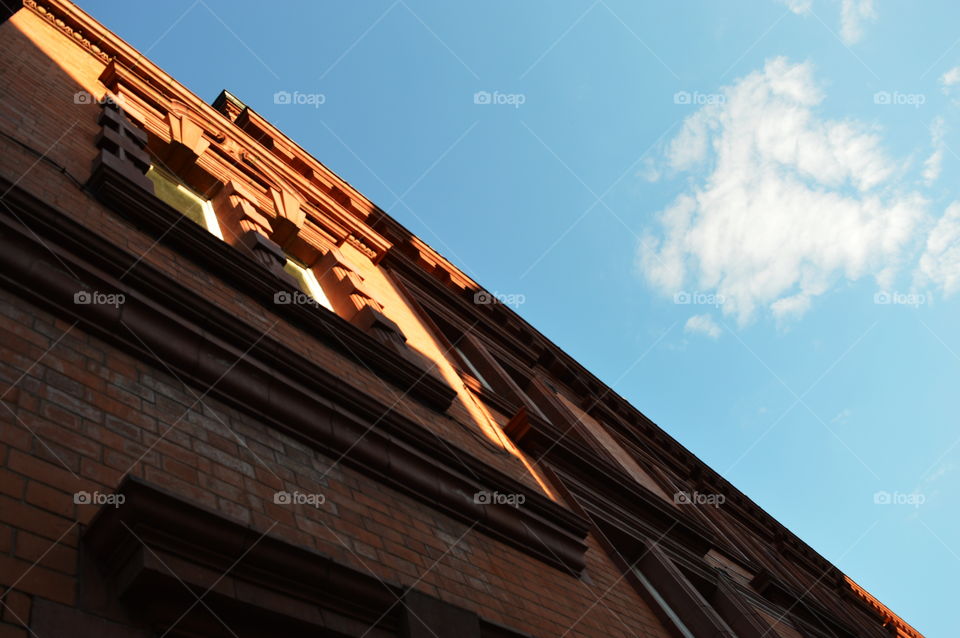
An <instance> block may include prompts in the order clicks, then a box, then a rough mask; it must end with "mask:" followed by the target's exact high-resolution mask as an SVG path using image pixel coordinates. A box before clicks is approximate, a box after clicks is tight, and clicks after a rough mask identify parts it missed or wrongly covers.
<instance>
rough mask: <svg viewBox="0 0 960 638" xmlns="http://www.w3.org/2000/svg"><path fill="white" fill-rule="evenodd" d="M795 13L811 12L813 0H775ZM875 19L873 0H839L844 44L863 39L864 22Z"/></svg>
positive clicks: (841, 32) (802, 14)
mask: <svg viewBox="0 0 960 638" xmlns="http://www.w3.org/2000/svg"><path fill="white" fill-rule="evenodd" d="M777 1H778V2H779V3H780V4H783V5H786V7H787V8H788V9H789V10H790V11H793V12H794V13H795V14H797V15H800V16H805V15H809V14H811V13H813V0H777ZM876 19H877V10H876V7H875V5H874V0H841V4H840V37H841V39H842V40H843V42H844V43H845V44H848V45H852V44H856V43H857V42H859V41H860V40H862V39H863V27H864V24H865V23H867V22H870V21H873V20H876Z"/></svg>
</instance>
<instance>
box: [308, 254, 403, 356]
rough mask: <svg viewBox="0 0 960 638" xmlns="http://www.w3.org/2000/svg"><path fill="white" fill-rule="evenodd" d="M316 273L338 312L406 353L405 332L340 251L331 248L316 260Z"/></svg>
mask: <svg viewBox="0 0 960 638" xmlns="http://www.w3.org/2000/svg"><path fill="white" fill-rule="evenodd" d="M314 272H315V273H316V275H317V281H319V282H320V286H321V287H322V288H323V292H324V293H325V294H326V295H327V299H329V300H330V305H331V306H333V309H334V311H335V312H336V313H337V314H338V315H340V316H341V317H343V318H344V319H346V320H347V321H349V322H351V323H352V324H354V325H355V326H357V327H359V328H361V329H363V330H364V331H365V332H366V333H367V334H369V335H371V336H373V337H376V338H377V339H379V340H380V341H381V342H383V343H386V344H388V345H390V346H392V347H394V348H395V349H397V350H398V351H400V352H401V353H406V352H407V350H408V348H407V347H406V341H407V338H406V337H405V336H404V334H403V331H402V330H400V327H399V326H398V325H397V324H396V323H395V322H393V321H392V320H391V319H390V318H389V317H387V316H386V315H385V314H383V306H382V305H381V304H380V303H379V302H378V301H377V300H376V299H374V298H373V297H372V296H371V295H370V294H369V293H368V292H367V290H366V287H365V286H364V284H363V279H362V278H361V277H360V275H358V274H357V273H356V272H354V270H353V268H351V267H350V266H349V265H348V264H347V262H346V260H345V259H344V257H343V253H341V252H340V250H338V249H337V248H331V249H330V250H329V251H328V252H327V253H326V254H325V255H324V256H323V257H321V258H320V260H319V261H318V262H317V264H316V266H315V267H314Z"/></svg>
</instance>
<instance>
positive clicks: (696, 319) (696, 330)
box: [683, 315, 723, 339]
mask: <svg viewBox="0 0 960 638" xmlns="http://www.w3.org/2000/svg"><path fill="white" fill-rule="evenodd" d="M683 331H684V332H686V333H688V334H698V335H704V336H706V337H710V338H711V339H716V338H718V337H719V336H720V335H721V334H723V330H721V329H720V326H718V325H717V323H716V322H715V321H714V320H713V318H712V317H711V316H710V315H694V316H692V317H690V318H689V319H687V323H686V324H684V326H683Z"/></svg>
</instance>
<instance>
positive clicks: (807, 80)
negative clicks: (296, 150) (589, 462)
mask: <svg viewBox="0 0 960 638" xmlns="http://www.w3.org/2000/svg"><path fill="white" fill-rule="evenodd" d="M80 5H81V6H82V7H83V8H84V9H86V10H88V11H89V12H91V13H92V14H93V15H94V16H95V17H97V18H98V19H99V20H101V21H102V22H103V23H105V24H106V25H107V26H108V27H110V28H111V29H112V30H114V31H115V32H117V33H118V34H119V35H121V36H122V37H123V38H125V39H126V40H127V41H129V42H130V43H131V44H133V45H134V46H136V47H137V48H139V49H140V51H141V52H144V53H146V54H147V55H148V56H149V57H150V58H151V59H153V60H154V61H155V62H157V63H158V64H159V65H160V66H161V67H162V68H164V69H165V70H166V71H167V72H169V73H170V74H172V75H173V76H174V77H175V78H177V79H178V80H180V81H181V82H182V83H183V84H185V85H186V86H187V87H188V88H190V89H192V90H193V91H194V92H195V93H197V94H198V95H200V96H201V97H203V98H204V99H207V100H208V101H209V100H212V99H213V98H214V97H215V96H216V95H217V93H218V92H219V91H220V90H221V89H223V88H226V89H228V90H230V91H231V92H233V93H234V94H236V95H237V96H238V97H239V98H240V99H242V100H244V101H245V102H246V103H247V104H249V105H250V106H251V107H253V108H254V109H256V110H257V111H258V112H259V113H261V114H262V115H263V116H265V117H266V118H267V119H268V120H270V121H271V122H273V123H274V124H276V125H277V126H278V127H279V128H280V129H281V130H283V131H284V132H286V133H287V134H288V135H290V136H291V137H292V138H293V139H295V140H296V141H297V142H299V143H300V144H301V145H302V146H303V147H304V148H306V149H307V150H308V151H310V152H311V153H313V154H314V155H315V156H316V157H317V158H318V159H320V160H321V161H322V162H324V163H325V164H327V165H328V166H329V167H331V168H332V169H333V170H334V171H336V172H337V173H339V174H340V175H341V176H342V177H344V178H345V179H346V180H348V181H349V182H350V183H352V184H353V185H354V186H356V187H357V188H358V189H359V190H360V191H362V192H363V193H365V194H366V195H367V196H368V197H370V198H371V199H372V200H373V201H375V202H377V203H378V204H379V205H380V206H381V207H382V208H384V209H385V210H387V211H388V212H389V213H391V214H392V215H393V216H394V217H396V218H397V219H399V220H400V221H401V222H402V223H403V224H405V225H406V226H407V227H409V228H410V229H411V230H413V231H414V232H416V233H417V234H419V235H420V236H421V237H423V238H424V239H425V240H426V241H427V242H429V243H430V244H431V245H433V246H434V247H435V248H437V249H438V250H439V251H440V252H442V253H443V254H444V255H445V256H447V257H448V258H450V259H451V260H452V261H453V262H454V263H455V264H457V265H458V266H459V267H461V268H462V269H463V270H464V271H466V272H467V273H468V274H470V275H471V276H472V277H474V278H475V279H476V280H477V281H479V282H480V283H481V284H483V285H484V286H486V287H487V288H488V289H489V290H491V291H494V292H496V293H499V294H502V295H516V296H519V297H516V298H519V299H522V300H523V303H522V305H519V306H518V307H517V310H518V312H519V313H520V314H521V315H522V316H523V317H524V318H526V319H527V320H528V321H530V322H531V323H532V324H533V325H534V326H536V327H537V328H538V329H540V330H541V331H542V332H543V333H544V334H546V335H547V336H548V337H550V338H551V339H553V340H554V341H555V342H556V343H557V344H559V345H560V346H561V347H563V348H564V349H566V350H567V351H568V352H570V353H571V354H572V355H573V356H574V357H576V358H577V359H578V360H579V361H581V362H582V363H583V364H584V365H586V366H587V367H588V368H589V369H590V370H592V371H593V372H594V373H595V374H597V375H598V376H599V377H600V378H601V379H603V380H604V381H605V382H607V383H608V384H610V385H612V386H613V387H614V389H615V390H616V391H617V392H619V393H620V394H622V395H623V396H625V397H627V398H628V399H629V400H631V401H632V402H633V403H634V404H635V405H636V406H637V407H639V408H640V409H641V410H643V411H644V412H645V413H646V414H647V415H648V416H649V417H650V418H652V419H653V420H654V421H656V422H657V423H658V424H659V425H660V426H661V427H663V428H664V429H665V430H667V431H668V432H669V433H670V434H672V435H673V436H674V437H676V438H677V439H678V440H679V441H680V442H681V443H683V444H684V445H686V446H687V447H688V448H689V449H691V450H692V451H693V452H694V453H696V454H697V455H698V456H700V457H701V458H702V459H704V460H705V461H706V462H707V463H709V464H710V465H711V466H712V467H714V468H715V469H717V470H718V471H719V472H721V473H722V474H723V475H725V476H726V477H727V478H729V479H730V480H731V481H732V482H733V483H734V484H736V485H737V486H738V487H739V488H740V489H741V490H742V491H744V492H745V493H746V494H747V495H749V496H750V497H751V498H753V499H754V500H755V501H756V502H757V503H759V504H760V505H761V506H762V507H763V508H765V509H766V510H767V511H769V512H770V513H771V514H772V515H774V516H775V517H777V518H778V519H779V520H780V521H782V522H783V523H784V524H786V525H787V526H788V527H789V528H790V529H792V530H793V531H794V532H796V533H797V534H798V535H799V536H800V537H801V538H803V539H804V540H805V541H807V542H808V543H809V544H810V545H811V546H813V547H814V548H815V549H817V550H818V551H819V552H821V553H822V554H823V555H824V556H825V557H826V558H828V559H829V560H831V561H833V562H834V563H835V564H837V565H838V566H839V567H840V568H841V569H842V570H843V571H845V572H846V573H848V574H849V575H850V576H851V577H853V578H854V579H855V580H857V581H858V582H860V583H861V584H862V585H863V586H864V587H866V588H867V589H868V590H870V591H871V592H872V593H874V594H875V595H876V596H877V597H878V598H880V599H881V600H882V601H884V602H885V603H887V604H888V605H889V606H890V607H891V608H892V609H893V610H894V611H896V612H897V613H899V614H901V615H902V616H903V617H904V618H906V619H907V620H908V621H909V622H911V623H912V624H914V626H916V627H917V628H918V629H919V630H920V631H922V632H924V633H926V634H927V635H929V636H954V635H958V633H960V624H958V620H957V615H956V614H955V613H952V607H953V602H954V601H953V598H954V596H955V594H956V590H955V581H954V576H955V574H956V573H957V571H958V569H960V514H958V512H960V507H958V505H960V495H958V491H957V479H958V476H960V471H958V467H957V466H958V465H960V427H958V415H957V397H958V396H960V392H958V391H957V388H958V385H960V335H958V333H957V330H956V326H957V318H958V308H960V295H957V294H955V292H956V291H957V289H960V204H958V203H956V202H958V201H960V194H958V188H957V184H958V181H957V177H958V172H960V157H958V155H957V153H955V152H954V150H953V148H957V149H960V133H958V130H957V129H958V126H957V117H956V116H957V113H958V108H960V40H958V37H960V34H958V33H957V30H956V26H955V25H956V24H957V23H958V18H960V9H958V6H957V5H956V4H955V3H953V2H950V1H948V0H927V1H926V2H923V3H912V2H902V1H894V0H873V1H871V0H779V1H778V0H740V1H738V2H733V3H730V2H724V3H720V2H715V1H712V0H683V1H682V2H659V1H657V2H654V1H644V2H629V1H624V0H602V1H599V0H598V1H597V2H591V1H590V0H582V1H576V2H566V1H560V0H550V1H546V0H526V1H524V2H507V1H504V0H492V1H490V2H484V3H446V2H425V1H421V0H397V1H396V2H393V1H391V0H383V1H380V0H376V1H375V0H369V1H367V2H352V3H345V2H322V3H321V2H317V3H306V2H299V3H276V6H272V7H271V8H270V10H269V11H266V10H265V7H264V5H263V3H253V2H225V1H222V2H221V1H214V0H202V1H201V0H197V1H195V2H194V1H193V0H184V1H180V2H173V1H171V2H164V3H143V4H141V3H136V4H129V5H120V4H116V3H114V2H107V1H105V0H104V1H93V0H81V1H80ZM281 91H286V92H288V93H289V94H291V100H290V102H291V103H287V104H284V103H277V102H278V100H275V94H276V93H277V92H281ZM279 101H281V102H282V100H279ZM951 206H952V207H951ZM878 492H886V493H889V494H891V495H892V496H891V497H890V500H891V501H892V502H891V503H889V504H886V503H877V502H875V501H876V500H877V499H875V495H876V494H877V493H878ZM881 500H882V499H881ZM908 501H909V502H908ZM917 501H922V503H920V504H916V502H917ZM911 502H912V504H911Z"/></svg>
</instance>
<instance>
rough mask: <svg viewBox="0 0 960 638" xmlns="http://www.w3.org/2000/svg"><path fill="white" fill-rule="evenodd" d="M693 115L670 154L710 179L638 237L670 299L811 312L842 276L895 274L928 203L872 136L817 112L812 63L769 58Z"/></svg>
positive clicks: (780, 313) (680, 166) (642, 257)
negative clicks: (908, 188)
mask: <svg viewBox="0 0 960 638" xmlns="http://www.w3.org/2000/svg"><path fill="white" fill-rule="evenodd" d="M724 95H725V98H726V100H725V101H724V103H722V104H710V105H707V106H704V107H703V108H701V109H700V110H699V111H697V112H696V113H694V114H693V115H691V116H690V117H689V118H687V120H686V121H685V122H684V126H683V129H682V131H681V132H680V133H679V134H678V135H677V137H676V138H675V139H674V140H673V141H672V143H671V144H670V145H669V147H668V149H667V157H666V163H667V164H668V166H669V167H670V168H672V169H674V170H675V171H693V170H697V171H705V173H706V175H705V176H700V175H699V174H695V175H696V176H697V179H696V180H695V181H694V182H693V183H692V186H690V187H689V188H688V190H687V192H684V193H682V194H681V195H679V196H678V197H677V198H676V199H675V200H674V201H673V202H672V203H671V204H670V205H669V206H668V207H667V208H666V209H665V210H663V211H661V212H660V213H659V215H658V218H657V222H658V225H657V228H656V229H651V231H650V232H649V233H648V235H647V236H646V237H645V238H644V240H643V241H641V245H640V248H639V255H638V265H639V267H640V269H641V271H642V274H643V276H644V277H646V279H647V280H648V281H649V282H650V283H652V284H653V285H654V286H655V287H658V288H660V289H661V290H662V291H663V292H665V293H666V294H670V295H672V294H675V293H676V291H678V290H682V289H685V288H686V287H688V284H689V286H692V287H695V288H696V289H698V290H712V291H715V292H716V293H717V294H718V295H722V296H723V298H724V300H725V302H724V305H723V312H724V313H725V314H732V315H735V316H736V317H737V319H738V320H739V321H740V322H741V323H745V322H747V321H749V320H750V319H751V318H752V317H753V316H754V315H755V313H756V312H757V311H758V310H760V309H766V310H767V311H768V312H770V313H771V314H772V315H773V316H775V317H776V318H777V319H780V320H783V319H787V318H790V317H795V316H797V315H800V314H802V313H804V312H805V311H806V310H807V309H808V308H809V307H810V304H811V302H812V300H813V299H814V298H815V297H817V296H818V295H821V294H823V293H824V292H826V291H827V290H829V288H830V287H831V286H832V285H833V284H834V283H835V282H836V280H838V279H839V278H841V277H846V278H847V279H851V280H854V279H858V278H860V277H862V276H866V275H873V276H875V277H880V276H884V275H889V274H890V272H891V268H892V267H893V266H895V265H896V263H897V262H898V261H899V260H900V259H901V257H902V253H903V252H904V250H905V248H906V245H907V244H908V242H909V241H910V239H911V238H912V237H913V236H914V234H915V231H916V228H917V226H918V224H919V223H920V222H921V220H922V219H923V218H924V209H925V207H926V201H925V200H924V199H923V198H922V197H921V196H920V195H919V194H917V193H911V192H902V190H899V189H898V188H897V186H898V184H897V183H896V181H897V180H896V173H895V170H896V163H895V162H894V161H892V160H891V159H890V158H889V157H888V156H887V155H886V153H885V152H884V151H883V150H882V148H881V145H880V138H879V136H878V135H877V134H876V132H875V131H873V130H872V129H871V128H869V127H867V126H865V125H863V124H861V123H859V122H856V121H853V120H828V119H823V118H821V117H820V116H819V115H818V113H817V108H816V107H817V106H818V105H819V104H820V103H821V101H822V100H823V94H822V93H821V91H820V90H819V88H818V87H817V85H816V83H815V82H814V78H813V69H812V67H811V65H810V64H809V63H804V64H792V63H790V62H788V61H787V60H785V59H783V58H776V59H773V60H769V61H768V62H767V63H766V65H765V67H764V68H763V70H760V71H756V72H753V73H751V74H749V75H747V76H746V77H744V78H741V79H740V80H739V81H737V82H736V83H735V84H734V85H733V86H731V87H727V88H726V89H725V91H724Z"/></svg>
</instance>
